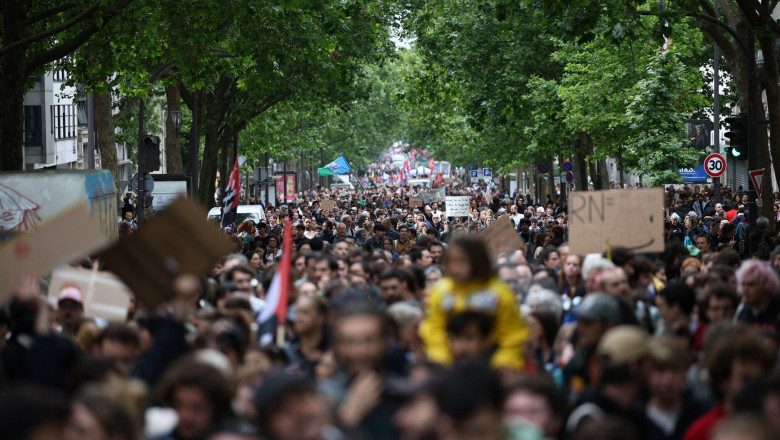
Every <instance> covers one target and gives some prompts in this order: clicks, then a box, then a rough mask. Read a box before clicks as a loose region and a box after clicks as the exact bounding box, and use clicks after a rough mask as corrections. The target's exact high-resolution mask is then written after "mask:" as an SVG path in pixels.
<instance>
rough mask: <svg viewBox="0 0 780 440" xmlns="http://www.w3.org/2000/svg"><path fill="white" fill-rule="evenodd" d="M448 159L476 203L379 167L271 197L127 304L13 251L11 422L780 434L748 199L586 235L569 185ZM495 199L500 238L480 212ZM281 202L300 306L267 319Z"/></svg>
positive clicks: (104, 434) (273, 434)
mask: <svg viewBox="0 0 780 440" xmlns="http://www.w3.org/2000/svg"><path fill="white" fill-rule="evenodd" d="M456 182H457V183H458V184H457V185H452V186H448V188H447V190H446V194H447V195H466V196H469V197H470V200H471V209H470V215H469V216H468V217H450V216H448V215H447V207H446V205H445V201H444V200H443V199H436V201H430V200H429V201H428V203H424V204H423V205H422V206H415V207H412V206H410V203H411V202H412V201H413V200H419V199H418V198H417V197H416V196H418V195H419V194H420V193H421V192H423V191H426V190H428V189H427V188H410V187H404V186H387V185H378V186H373V187H372V188H359V189H357V190H348V189H340V190H329V189H323V188H317V189H313V190H311V191H307V192H305V193H299V194H298V195H297V197H296V200H295V201H293V202H291V203H289V204H285V205H281V206H267V207H266V210H265V219H264V220H263V221H261V222H259V223H255V222H253V221H251V220H248V221H245V222H242V223H241V224H238V225H231V226H230V227H227V228H223V230H224V232H225V234H226V235H227V236H228V238H229V240H231V241H232V242H233V245H234V248H235V252H234V253H231V254H229V255H226V256H225V257H224V258H222V259H221V260H220V261H219V262H217V264H215V265H214V266H213V269H212V270H211V272H210V273H208V274H203V276H202V277H195V276H180V277H179V278H177V279H176V283H175V290H176V297H175V298H174V299H173V300H171V301H170V302H167V303H165V304H163V305H162V306H160V307H157V308H155V309H150V308H148V307H146V306H145V305H144V304H141V303H140V302H139V301H133V302H131V306H130V308H129V309H128V311H127V318H126V320H125V322H110V323H106V322H101V321H100V320H95V319H92V318H90V317H89V316H88V315H87V314H85V310H84V303H85V299H84V294H85V293H84V292H81V291H79V290H78V289H76V288H73V287H68V288H65V289H63V290H62V291H60V292H57V294H56V296H55V297H53V298H45V297H44V295H42V292H43V291H45V290H46V280H44V279H39V278H37V277H35V276H33V275H31V274H20V276H19V277H18V278H17V280H16V281H15V282H14V284H13V285H12V286H11V289H10V291H11V293H12V299H11V300H10V301H9V302H8V303H7V304H5V307H4V308H3V312H1V313H0V331H2V333H3V334H4V335H5V337H4V338H0V347H2V348H1V349H0V389H1V390H2V393H0V432H2V435H0V436H1V437H2V438H7V439H11V440H17V439H19V440H21V439H47V440H48V439H65V440H138V439H143V438H146V439H166V440H167V439H176V440H205V439H214V440H254V439H278V440H288V439H289V440H309V439H310V440H317V439H322V440H330V439H334V440H335V439H410V440H412V439H419V440H450V439H452V440H454V439H486V440H492V439H496V440H497V439H528V440H535V439H550V440H554V439H648V440H651V439H652V440H656V439H658V440H661V439H685V440H700V439H701V440H704V439H717V440H736V439H745V440H764V439H767V440H768V439H776V438H780V370H778V369H776V368H775V367H776V362H775V359H776V358H777V353H778V346H780V332H779V330H778V318H780V297H779V296H778V293H779V292H780V278H778V270H780V261H778V260H779V259H778V258H777V255H778V254H777V253H775V252H774V250H775V248H774V240H775V236H774V235H773V234H772V233H771V232H769V229H771V228H767V226H768V220H767V221H765V220H766V219H763V220H760V221H759V228H763V229H760V231H753V232H752V233H748V232H746V230H745V228H744V225H743V224H742V223H743V219H744V207H743V206H742V205H741V203H742V200H741V198H740V200H739V201H736V200H735V201H732V200H731V199H730V200H729V201H727V202H722V203H714V202H713V201H712V200H711V198H712V196H711V193H709V192H708V190H707V189H706V188H702V189H699V188H696V189H694V190H691V189H689V188H682V189H680V188H678V189H674V188H669V189H668V190H667V206H666V207H665V208H666V212H667V222H666V226H665V231H666V246H665V250H664V252H662V253H660V254H635V253H634V252H632V251H630V250H628V249H625V248H620V247H613V248H611V249H605V251H604V253H602V254H592V255H576V254H573V253H571V252H570V247H569V244H568V241H567V240H568V228H569V227H568V218H567V206H566V202H565V198H564V199H563V200H561V197H560V194H557V195H552V194H551V195H550V196H548V197H547V199H548V200H547V202H546V203H533V201H532V200H531V197H530V196H529V195H525V194H509V193H508V192H502V191H501V190H500V189H499V188H495V189H491V188H490V187H488V186H485V185H484V184H482V185H475V186H471V185H470V184H468V183H467V182H465V181H456ZM735 197H737V196H736V195H735ZM740 197H741V195H740ZM325 200H328V202H327V203H325V205H327V206H328V207H330V206H331V205H335V206H333V209H329V210H326V209H322V208H321V206H322V205H323V202H324V201H325ZM660 209H662V207H659V211H660ZM501 217H506V218H508V219H509V220H510V221H511V222H512V224H514V225H515V227H516V231H517V234H518V236H519V237H520V239H521V241H522V243H523V247H521V248H520V249H518V250H516V251H514V252H511V253H496V252H494V250H493V249H492V248H491V247H490V246H488V244H487V243H486V242H485V240H483V239H482V238H481V235H480V232H481V231H482V230H484V229H486V228H490V226H491V224H492V223H493V222H495V221H497V220H498V219H499V218H501ZM123 224H125V225H126V226H124V228H123V230H124V231H128V230H132V229H135V228H136V227H137V225H135V224H134V223H133V220H132V213H131V214H130V215H128V216H127V217H126V218H125V220H123ZM286 224H289V225H290V227H291V228H293V230H294V232H293V233H292V238H291V240H292V244H291V246H289V248H291V252H292V255H291V258H290V260H291V282H290V288H289V292H287V295H288V302H289V308H288V313H287V317H286V320H284V322H281V323H280V324H281V327H282V328H283V331H280V332H276V333H275V334H274V335H273V337H270V338H266V337H264V335H263V334H262V332H261V331H260V327H261V326H262V325H263V322H261V320H260V317H261V316H264V315H267V313H264V312H267V310H266V308H267V307H271V306H270V305H269V304H268V303H266V299H267V298H266V295H267V293H268V292H269V290H270V289H271V285H272V282H273V279H274V275H275V274H276V273H277V271H278V269H279V266H280V264H281V260H282V257H283V252H284V251H283V249H285V246H284V243H283V237H284V234H283V231H284V228H285V225H286ZM141 228H143V226H141ZM759 232H760V233H759ZM126 239H129V240H132V239H133V238H132V235H130V237H129V238H126ZM746 240H755V244H752V243H751V244H750V246H749V249H752V250H753V251H752V252H751V254H750V255H747V252H746V250H745V248H746V246H745V245H744V243H745V242H746ZM90 267H91V266H90Z"/></svg>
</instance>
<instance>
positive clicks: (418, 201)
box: [409, 195, 423, 208]
mask: <svg viewBox="0 0 780 440" xmlns="http://www.w3.org/2000/svg"><path fill="white" fill-rule="evenodd" d="M422 206H423V197H422V196H421V195H416V196H409V207H410V208H422Z"/></svg>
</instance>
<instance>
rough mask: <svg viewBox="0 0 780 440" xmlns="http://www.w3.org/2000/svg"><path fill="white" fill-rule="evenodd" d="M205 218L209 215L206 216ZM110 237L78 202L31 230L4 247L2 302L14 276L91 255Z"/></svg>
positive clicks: (46, 270) (1, 255)
mask: <svg viewBox="0 0 780 440" xmlns="http://www.w3.org/2000/svg"><path fill="white" fill-rule="evenodd" d="M204 218H205V216H204ZM107 242H108V237H107V236H106V235H105V234H104V233H102V232H101V230H100V224H99V223H98V222H97V221H96V220H95V219H94V218H93V217H92V216H90V214H89V210H88V209H87V205H86V204H78V205H76V206H74V207H73V208H71V209H69V210H67V211H64V212H63V213H62V214H60V215H58V216H56V217H54V218H52V219H51V220H48V221H46V222H43V223H41V224H40V225H39V227H38V228H37V229H36V230H34V231H32V232H29V233H25V234H21V235H18V236H16V237H15V238H14V239H13V240H10V241H8V242H5V243H4V244H3V247H2V248H0V267H2V268H3V269H2V270H0V302H3V301H4V300H5V298H6V297H7V296H8V295H9V294H10V291H9V290H8V289H9V287H10V285H11V279H13V278H14V277H18V276H21V275H22V274H23V273H25V272H26V271H28V270H29V271H33V272H34V273H35V274H37V275H43V274H47V273H49V272H50V271H51V270H52V269H54V268H55V267H57V266H59V265H61V264H63V263H67V262H69V261H72V260H75V259H77V258H80V257H83V256H86V255H89V254H90V253H92V252H94V251H95V250H97V249H100V248H101V247H103V246H105V245H106V244H107Z"/></svg>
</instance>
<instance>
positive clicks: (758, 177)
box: [748, 168, 764, 199]
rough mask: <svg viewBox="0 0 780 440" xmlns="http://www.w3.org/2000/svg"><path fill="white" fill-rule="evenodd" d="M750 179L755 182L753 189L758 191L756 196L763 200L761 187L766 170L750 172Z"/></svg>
mask: <svg viewBox="0 0 780 440" xmlns="http://www.w3.org/2000/svg"><path fill="white" fill-rule="evenodd" d="M748 174H750V179H751V180H752V181H753V188H755V189H756V195H757V196H758V198H759V199H761V186H762V184H763V183H764V169H763V168H761V169H760V170H754V171H748Z"/></svg>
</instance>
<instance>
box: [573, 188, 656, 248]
mask: <svg viewBox="0 0 780 440" xmlns="http://www.w3.org/2000/svg"><path fill="white" fill-rule="evenodd" d="M663 202H664V193H663V188H650V189H642V190H631V191H590V192H586V191H577V192H573V193H571V195H570V199H569V244H570V246H571V253H573V254H579V255H584V254H588V253H594V252H595V253H602V252H604V251H605V250H606V248H607V243H609V246H610V247H615V246H621V247H625V248H628V249H629V250H631V251H633V252H637V253H642V252H663V250H664V237H663V234H664V219H663V216H662V211H661V210H662V208H663Z"/></svg>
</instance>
